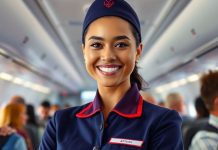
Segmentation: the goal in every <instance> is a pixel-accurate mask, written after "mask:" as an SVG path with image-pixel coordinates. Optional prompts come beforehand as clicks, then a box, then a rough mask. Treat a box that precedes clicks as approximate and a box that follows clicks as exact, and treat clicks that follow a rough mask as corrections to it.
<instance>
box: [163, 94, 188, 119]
mask: <svg viewBox="0 0 218 150" xmlns="http://www.w3.org/2000/svg"><path fill="white" fill-rule="evenodd" d="M166 107H167V108H169V109H173V110H175V111H177V112H178V113H179V114H180V116H181V117H182V119H183V121H184V120H186V119H189V117H188V116H186V114H185V113H186V112H185V102H184V99H183V97H182V95H180V94H179V93H170V94H169V95H167V99H166Z"/></svg>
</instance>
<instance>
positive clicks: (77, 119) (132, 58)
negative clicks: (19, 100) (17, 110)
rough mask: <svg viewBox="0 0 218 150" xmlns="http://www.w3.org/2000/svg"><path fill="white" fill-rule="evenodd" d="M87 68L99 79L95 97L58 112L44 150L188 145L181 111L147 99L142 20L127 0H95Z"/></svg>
mask: <svg viewBox="0 0 218 150" xmlns="http://www.w3.org/2000/svg"><path fill="white" fill-rule="evenodd" d="M82 41H83V45H82V48H83V54H84V60H85V65H86V70H87V72H88V73H89V74H90V76H91V77H92V78H93V79H95V80H96V81H97V86H98V90H97V92H96V96H95V98H94V100H93V102H91V103H89V104H86V105H83V106H79V107H73V108H68V109H65V110H60V111H57V112H56V113H55V115H54V117H53V118H52V119H51V120H50V121H49V123H48V126H47V128H46V131H45V133H44V136H43V139H42V141H41V144H40V148H39V149H40V150H54V149H59V150H100V149H101V150H136V149H144V150H145V149H146V150H157V149H158V150H159V149H161V150H182V149H183V144H182V137H181V123H182V120H181V118H180V117H179V115H178V113H177V112H175V111H173V110H168V109H166V108H161V107H158V106H155V105H153V104H150V103H148V102H145V101H143V99H142V97H141V95H140V94H139V90H141V89H142V87H143V79H142V78H141V77H140V75H139V74H138V72H137V66H136V64H137V61H138V60H139V58H140V55H141V53H142V44H141V32H140V23H139V19H138V17H137V15H136V13H135V11H134V10H133V9H132V7H131V6H130V5H129V4H128V3H127V2H125V1H124V0H95V1H94V2H93V4H92V5H91V6H90V8H89V10H88V12H87V15H86V17H85V20H84V23H83V31H82Z"/></svg>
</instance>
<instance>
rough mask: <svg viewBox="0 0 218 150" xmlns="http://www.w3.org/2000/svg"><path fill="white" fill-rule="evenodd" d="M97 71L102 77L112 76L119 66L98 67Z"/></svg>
mask: <svg viewBox="0 0 218 150" xmlns="http://www.w3.org/2000/svg"><path fill="white" fill-rule="evenodd" d="M97 68H98V70H99V71H100V72H101V73H103V74H104V75H113V74H115V73H116V72H117V71H119V69H120V68H121V66H120V65H99V66H97Z"/></svg>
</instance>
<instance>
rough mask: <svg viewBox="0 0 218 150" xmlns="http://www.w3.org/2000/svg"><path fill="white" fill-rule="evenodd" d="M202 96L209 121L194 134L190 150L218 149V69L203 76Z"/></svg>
mask: <svg viewBox="0 0 218 150" xmlns="http://www.w3.org/2000/svg"><path fill="white" fill-rule="evenodd" d="M200 91H201V96H202V98H203V100H204V103H205V105H206V107H207V109H208V110H209V114H210V116H209V121H208V123H207V124H206V125H205V126H204V127H202V129H201V131H198V132H197V134H196V135H195V136H194V138H193V140H192V143H191V146H190V148H189V149H190V150H217V149H218V71H210V72H209V73H207V74H204V75H203V76H202V77H201V90H200Z"/></svg>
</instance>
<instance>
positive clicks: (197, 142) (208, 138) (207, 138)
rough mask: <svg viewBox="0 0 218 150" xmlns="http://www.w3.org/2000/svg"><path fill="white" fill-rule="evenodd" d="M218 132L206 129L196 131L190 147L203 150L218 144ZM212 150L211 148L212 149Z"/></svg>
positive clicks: (192, 149) (193, 149)
mask: <svg viewBox="0 0 218 150" xmlns="http://www.w3.org/2000/svg"><path fill="white" fill-rule="evenodd" d="M217 141H218V134H217V133H213V132H208V131H203V130H202V131H198V132H197V133H196V135H195V136H194V137H193V139H192V142H191V146H190V149H191V150H195V149H196V150H197V149H198V150H201V149H202V150H203V149H207V148H214V150H215V147H217V146H218V143H217ZM212 150H213V149H212Z"/></svg>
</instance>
